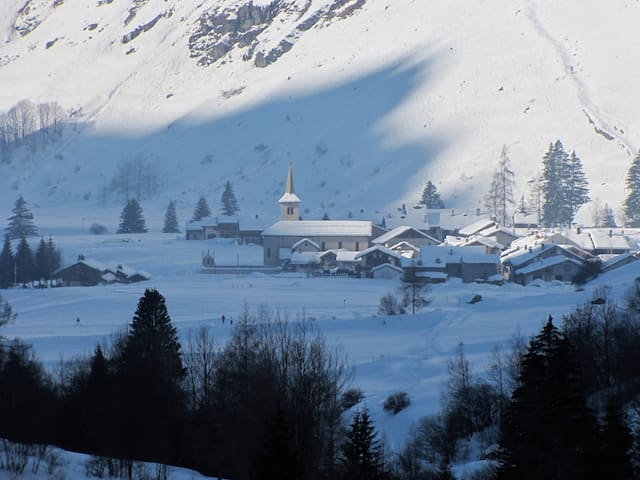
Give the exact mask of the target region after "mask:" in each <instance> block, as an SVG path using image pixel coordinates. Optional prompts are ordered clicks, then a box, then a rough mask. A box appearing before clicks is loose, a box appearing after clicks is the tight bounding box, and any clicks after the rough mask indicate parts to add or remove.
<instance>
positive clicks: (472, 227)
mask: <svg viewBox="0 0 640 480" xmlns="http://www.w3.org/2000/svg"><path fill="white" fill-rule="evenodd" d="M494 226H496V222H494V221H493V220H490V219H488V218H483V219H480V220H477V221H475V222H473V223H471V224H469V225H467V226H466V227H464V228H461V229H460V235H464V236H465V237H469V236H471V235H473V234H474V233H478V232H481V231H483V230H487V229H489V228H492V227H494Z"/></svg>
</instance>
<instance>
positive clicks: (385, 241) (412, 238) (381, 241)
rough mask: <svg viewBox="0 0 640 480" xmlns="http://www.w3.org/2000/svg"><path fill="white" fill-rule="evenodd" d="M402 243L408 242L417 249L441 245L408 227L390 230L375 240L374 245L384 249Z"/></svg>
mask: <svg viewBox="0 0 640 480" xmlns="http://www.w3.org/2000/svg"><path fill="white" fill-rule="evenodd" d="M400 242H407V243H410V244H411V245H413V246H416V247H421V246H423V245H425V246H429V245H440V241H438V240H436V239H435V238H433V237H432V236H430V235H428V234H426V233H424V232H422V231H420V230H418V229H417V228H414V227H411V226H408V225H401V226H399V227H396V228H394V229H392V230H389V231H388V232H385V233H383V234H382V235H380V236H379V237H378V238H374V239H373V242H372V243H373V244H374V245H381V246H383V247H388V248H390V247H393V246H394V245H396V244H398V243H400Z"/></svg>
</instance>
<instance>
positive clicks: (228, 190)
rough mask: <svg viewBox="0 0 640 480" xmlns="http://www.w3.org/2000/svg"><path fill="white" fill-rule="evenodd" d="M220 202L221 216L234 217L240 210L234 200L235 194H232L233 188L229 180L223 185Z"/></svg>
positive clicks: (236, 201)
mask: <svg viewBox="0 0 640 480" xmlns="http://www.w3.org/2000/svg"><path fill="white" fill-rule="evenodd" d="M221 202H222V214H223V215H227V216H231V215H235V214H236V213H237V212H238V211H239V210H240V209H239V208H238V200H237V199H236V195H235V193H233V188H232V186H231V182H230V181H229V180H227V183H225V185H224V192H222V199H221Z"/></svg>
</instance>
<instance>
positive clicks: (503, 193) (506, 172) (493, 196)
mask: <svg viewBox="0 0 640 480" xmlns="http://www.w3.org/2000/svg"><path fill="white" fill-rule="evenodd" d="M514 185H515V174H514V173H513V170H511V161H510V160H509V156H508V155H507V147H506V146H503V147H502V153H501V154H500V163H499V164H498V169H497V170H496V171H495V172H494V174H493V178H492V180H491V187H490V188H489V192H488V193H487V196H486V197H485V206H486V207H487V208H488V209H489V212H491V215H492V216H493V217H495V219H496V220H497V221H498V222H500V223H501V224H502V225H510V224H511V215H510V212H511V210H512V208H513V206H514V205H515V203H516V202H515V200H514V196H513V187H514Z"/></svg>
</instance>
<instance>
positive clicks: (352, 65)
mask: <svg viewBox="0 0 640 480" xmlns="http://www.w3.org/2000/svg"><path fill="white" fill-rule="evenodd" d="M637 18H640V2H638V1H633V0H611V1H610V2H606V3H603V2H594V1H587V2H585V1H578V0H567V1H566V2H562V3H561V4H558V3H557V2H552V1H551V0H510V1H507V0H493V1H491V2H489V1H478V2H465V1H462V0H453V1H450V2H437V1H434V0H393V1H382V0H274V1H267V0H254V1H253V2H251V1H250V0H200V1H198V2H193V1H187V0H182V1H178V0H92V1H90V2H89V1H82V0H57V1H51V0H31V1H26V0H3V2H1V3H0V39H1V40H2V41H3V43H2V44H1V45H0V112H3V111H4V112H6V111H9V109H10V108H11V107H13V106H14V105H16V104H17V103H18V102H19V101H20V100H23V99H28V100H30V101H32V102H34V103H36V104H37V103H41V102H57V103H58V104H60V105H61V106H62V107H63V108H64V109H66V111H67V112H72V113H73V115H72V116H71V117H70V119H69V125H67V126H66V127H65V130H64V133H63V136H62V138H61V139H60V140H58V141H56V142H55V143H53V144H51V141H49V145H48V146H47V147H42V146H41V145H38V144H34V145H35V146H33V147H32V148H30V149H29V148H27V147H24V146H23V147H16V148H14V149H13V151H12V155H11V159H10V163H2V164H0V204H2V205H3V206H5V210H6V211H7V214H8V211H9V208H10V205H11V204H12V202H13V200H14V199H15V198H16V196H17V194H18V192H22V193H24V194H25V196H26V197H27V198H28V199H29V200H30V203H31V204H32V205H39V206H40V208H41V209H42V210H43V211H45V210H46V209H47V208H54V207H56V206H57V207H60V208H64V209H65V211H66V212H69V211H76V212H78V215H86V214H87V212H90V211H93V210H95V209H96V208H98V207H100V206H102V205H109V204H110V205H112V206H115V205H120V201H121V200H120V198H119V197H118V196H117V195H116V194H115V193H109V194H108V195H105V193H106V191H107V190H108V189H107V188H105V187H106V186H107V185H108V184H109V183H110V181H111V179H112V177H113V175H114V172H115V171H116V169H117V167H118V165H121V164H123V162H126V161H129V160H132V159H136V158H137V159H144V161H145V165H147V166H149V165H155V167H154V168H155V169H156V171H157V172H158V178H161V179H162V181H161V182H160V183H161V187H162V193H161V194H157V195H155V196H153V197H152V198H151V199H146V200H145V202H146V203H144V204H143V205H145V211H149V210H153V212H156V214H157V215H161V212H162V210H163V209H164V207H165V206H166V202H167V201H168V200H169V199H175V200H178V202H179V205H182V207H183V208H187V207H188V208H189V209H190V208H192V206H193V205H194V204H195V200H196V198H197V196H198V195H199V194H201V193H204V194H206V195H207V196H208V198H209V200H210V203H212V205H217V203H218V199H219V198H220V194H221V192H222V187H223V186H224V183H225V181H226V180H227V179H228V180H231V181H232V182H233V183H234V189H235V191H236V194H237V196H238V199H239V202H240V207H241V209H242V210H243V212H244V213H245V214H250V215H253V214H254V213H255V214H260V215H263V216H265V215H266V216H275V215H277V213H278V212H277V204H276V202H277V199H278V197H279V195H280V194H281V193H282V188H283V182H284V177H285V174H286V168H287V164H288V162H289V161H291V162H293V165H294V175H295V177H296V189H297V192H298V194H299V195H300V196H301V198H302V200H303V205H302V211H303V215H304V216H305V217H307V218H312V217H319V216H321V215H322V214H323V213H324V212H329V214H330V215H331V216H332V217H334V218H337V217H342V216H346V215H347V214H348V213H349V212H353V213H356V212H357V214H359V215H364V216H370V218H378V217H379V216H380V214H381V213H384V212H387V211H395V209H396V207H397V206H399V205H400V204H401V203H407V204H413V203H415V202H416V200H417V199H418V198H419V194H420V192H421V190H422V187H423V185H424V183H425V181H426V180H428V179H430V180H432V181H434V182H435V183H436V185H437V187H438V190H439V191H440V192H441V194H442V196H443V198H444V200H445V202H446V203H447V205H448V206H453V207H456V208H475V207H477V206H480V205H481V199H482V196H483V195H484V194H485V193H486V190H487V179H488V178H489V177H490V175H491V173H492V171H493V169H494V168H495V167H496V166H497V162H498V160H499V155H500V152H501V149H502V146H503V145H506V146H507V148H508V152H509V155H510V158H511V161H512V165H513V167H514V170H515V171H516V174H517V177H518V185H517V188H518V192H517V194H518V196H519V194H520V193H525V192H526V190H527V180H528V179H529V178H530V177H531V176H533V175H534V174H535V173H536V172H537V171H538V170H539V169H540V166H541V157H542V155H543V154H544V152H545V151H546V149H547V147H548V145H549V143H550V142H552V141H555V140H556V139H558V138H560V139H561V140H562V141H563V143H564V144H565V146H566V147H567V148H568V149H575V150H576V152H577V153H578V155H579V156H580V157H581V158H582V160H583V162H584V164H585V170H586V173H587V175H588V177H589V180H590V182H591V189H592V191H591V196H592V198H596V197H597V198H600V199H601V200H602V201H603V202H604V201H607V202H608V203H609V204H610V205H612V206H614V208H617V207H618V206H619V204H620V202H621V200H622V199H623V196H624V190H623V185H624V175H625V173H626V170H627V168H628V166H629V164H630V161H631V158H632V156H633V155H634V154H635V152H636V151H637V148H638V146H639V145H640V119H639V118H638V116H637V115H634V113H635V112H637V111H639V110H640V95H638V94H637V93H636V91H635V90H636V86H637V85H638V84H639V83H640V67H639V65H640V63H638V59H640V43H638V42H637V41H636V40H635V37H634V33H635V32H634V26H633V22H634V20H635V19H637ZM105 197H106V198H105ZM45 205H47V207H45ZM585 210H586V209H585ZM361 211H362V212H361ZM583 218H585V219H586V221H587V222H588V218H589V215H588V214H587V213H583ZM76 223H77V222H76Z"/></svg>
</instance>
